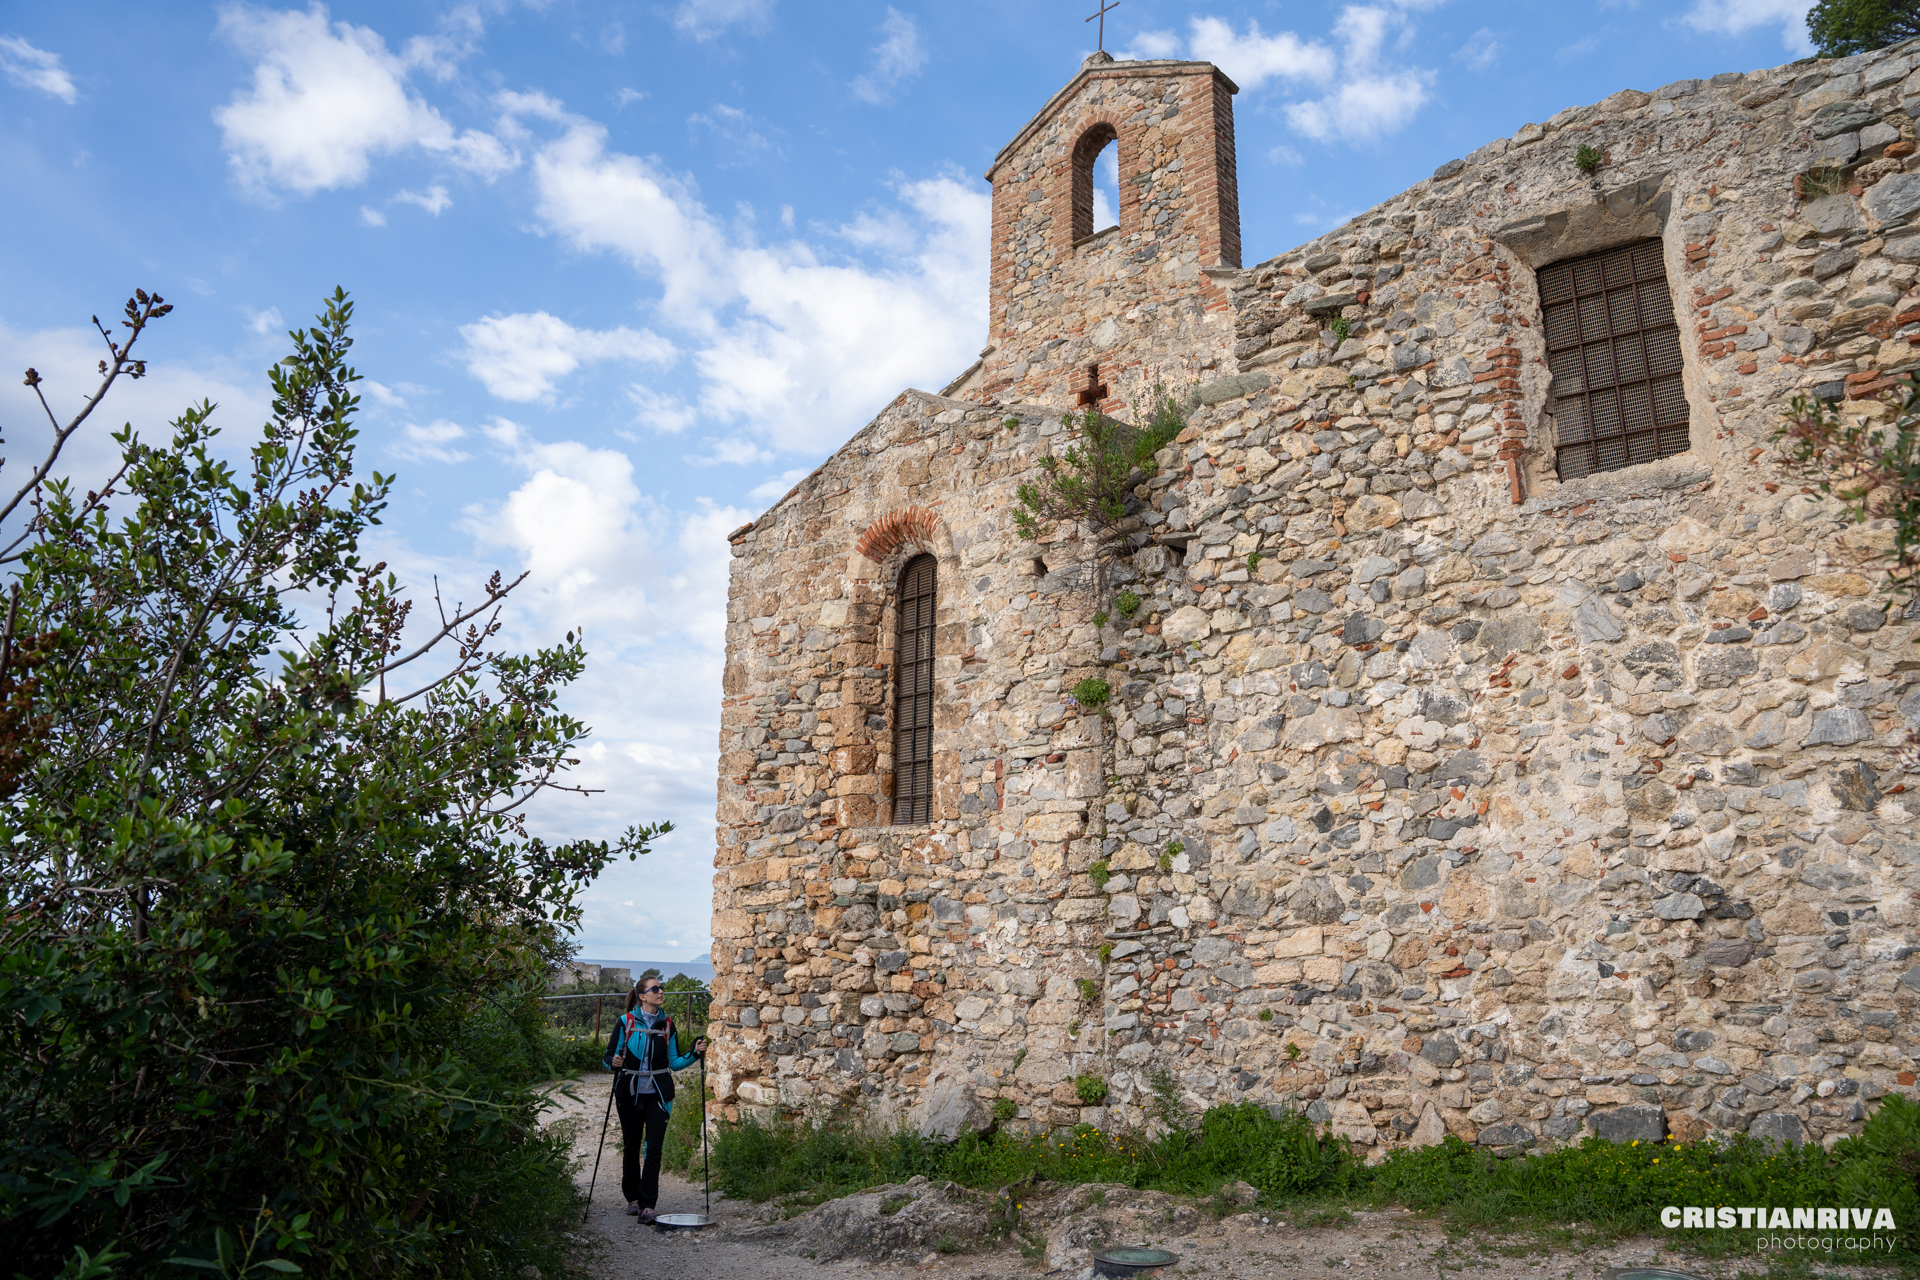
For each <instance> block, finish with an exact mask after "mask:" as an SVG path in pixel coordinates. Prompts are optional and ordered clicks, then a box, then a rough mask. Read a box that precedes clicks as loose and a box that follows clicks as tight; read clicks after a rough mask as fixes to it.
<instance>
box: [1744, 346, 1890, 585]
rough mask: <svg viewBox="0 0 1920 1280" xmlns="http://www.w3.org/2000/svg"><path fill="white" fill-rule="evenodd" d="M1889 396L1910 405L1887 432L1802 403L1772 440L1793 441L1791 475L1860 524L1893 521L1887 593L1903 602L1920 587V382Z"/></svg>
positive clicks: (1799, 399)
mask: <svg viewBox="0 0 1920 1280" xmlns="http://www.w3.org/2000/svg"><path fill="white" fill-rule="evenodd" d="M1889 396H1898V397H1902V399H1903V402H1902V403H1901V404H1900V406H1899V408H1898V410H1897V413H1896V417H1895V419H1894V422H1893V423H1892V425H1891V426H1886V427H1881V426H1874V425H1870V424H1869V423H1867V422H1864V421H1849V420H1847V419H1846V418H1843V417H1842V416H1841V414H1840V411H1839V409H1838V408H1837V407H1835V406H1834V405H1833V404H1831V403H1828V402H1826V401H1821V400H1815V399H1811V398H1809V397H1807V396H1805V395H1801V396H1796V397H1795V398H1794V401H1793V406H1792V408H1791V409H1790V410H1789V412H1788V417H1787V423H1786V425H1785V426H1783V427H1781V428H1780V429H1779V430H1777V431H1775V432H1774V434H1773V439H1774V440H1775V441H1785V442H1787V449H1786V456H1785V458H1784V459H1783V461H1784V463H1785V465H1786V468H1787V470H1788V472H1789V473H1790V474H1793V475H1795V476H1797V477H1799V478H1800V479H1802V480H1804V481H1806V482H1807V483H1808V484H1810V485H1812V486H1813V487H1814V488H1816V489H1818V490H1819V491H1820V492H1821V493H1822V494H1824V495H1826V496H1828V497H1831V498H1835V499H1838V500H1839V502H1840V504H1841V505H1842V506H1843V507H1844V508H1845V509H1846V510H1847V511H1848V512H1849V513H1850V514H1851V516H1852V517H1853V519H1854V521H1855V522H1856V523H1860V522H1864V521H1867V520H1879V519H1891V520H1892V521H1893V522H1894V535H1893V548H1892V550H1890V551H1889V552H1887V553H1886V558H1887V559H1889V560H1891V561H1892V562H1893V564H1892V567H1891V569H1890V570H1889V574H1888V582H1887V589H1888V594H1889V595H1891V596H1894V597H1896V598H1898V597H1911V596H1912V595H1913V594H1914V592H1915V590H1916V588H1920V383H1916V382H1915V380H1914V378H1913V376H1912V375H1908V376H1906V377H1903V378H1902V379H1900V383H1899V385H1898V386H1897V387H1895V388H1894V389H1893V390H1892V391H1890V392H1889Z"/></svg>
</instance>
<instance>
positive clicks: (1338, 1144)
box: [714, 1069, 1920, 1267]
mask: <svg viewBox="0 0 1920 1280" xmlns="http://www.w3.org/2000/svg"><path fill="white" fill-rule="evenodd" d="M1074 1083H1075V1089H1076V1092H1077V1093H1078V1094H1079V1096H1080V1097H1081V1098H1082V1100H1084V1101H1086V1102H1088V1104H1089V1105H1097V1104H1098V1102H1100V1101H1104V1100H1105V1081H1103V1080H1101V1079H1100V1078H1099V1077H1098V1076H1093V1075H1086V1076H1081V1077H1079V1078H1078V1079H1076V1080H1075V1082H1074ZM1096 1086H1097V1088H1096ZM1150 1088H1151V1090H1152V1093H1153V1098H1154V1100H1153V1101H1152V1102H1151V1103H1149V1104H1148V1105H1149V1107H1150V1108H1151V1109H1152V1110H1153V1111H1154V1113H1155V1116H1156V1118H1158V1119H1160V1120H1162V1121H1163V1122H1165V1124H1166V1125H1167V1126H1168V1127H1167V1131H1166V1132H1165V1133H1164V1134H1163V1135H1162V1136H1161V1137H1159V1138H1155V1139H1151V1140H1148V1139H1146V1138H1144V1137H1142V1136H1141V1135H1139V1134H1136V1133H1125V1132H1122V1133H1117V1134H1103V1133H1100V1132H1099V1131H1097V1130H1095V1129H1094V1128H1092V1127H1091V1126H1089V1125H1082V1126H1080V1127H1079V1128H1077V1129H1075V1130H1074V1131H1073V1133H1072V1134H1071V1135H1069V1136H1066V1137H1057V1136H1053V1135H1047V1134H1042V1135H1021V1134H1015V1133H1011V1132H1006V1131H1000V1132H996V1133H994V1134H993V1135H991V1136H986V1135H980V1134H968V1135H965V1136H963V1137H962V1138H960V1140H959V1141H957V1142H953V1143H938V1142H929V1141H926V1140H923V1139H921V1138H919V1137H918V1136H917V1135H916V1134H914V1133H912V1132H911V1131H906V1132H900V1133H884V1132H879V1131H874V1130H869V1129H863V1128H860V1127H858V1126H849V1127H840V1128H829V1127H815V1126H812V1125H807V1124H763V1123H761V1122H757V1121H746V1122H743V1123H742V1124H740V1125H725V1126H722V1128H721V1137H720V1139H719V1141H718V1142H717V1143H716V1145H715V1148H714V1152H715V1161H716V1169H718V1170H720V1174H719V1176H720V1178H721V1179H722V1181H723V1183H724V1186H725V1188H726V1190H727V1193H728V1194H733V1195H740V1194H751V1195H752V1198H756V1199H766V1198H770V1197H771V1196H772V1195H781V1194H784V1195H795V1196H799V1195H806V1196H809V1197H810V1198H812V1199H816V1200H817V1199H823V1198H826V1197H827V1196H830V1195H843V1194H846V1193H847V1192H849V1191H854V1190H858V1189H859V1188H861V1187H867V1186H874V1185H878V1184H880V1183H885V1182H903V1181H905V1180H906V1179H908V1178H910V1177H913V1176H914V1175H915V1174H925V1175H926V1176H927V1177H929V1178H947V1179H951V1180H953V1181H955V1182H958V1183H960V1184H962V1185H963V1186H969V1187H977V1188H982V1189H994V1188H1000V1187H1006V1186H1008V1185H1009V1184H1012V1183H1016V1182H1022V1181H1023V1180H1028V1179H1032V1180H1046V1181H1050V1182H1058V1183H1068V1184H1071V1183H1087V1182H1113V1183H1120V1184H1122V1185H1124V1186H1130V1187H1136V1188H1142V1189H1147V1188H1151V1189H1155V1190H1160V1191H1168V1192H1174V1193H1178V1194H1186V1195H1209V1194H1212V1193H1214V1192H1215V1191H1216V1190H1217V1189H1218V1188H1219V1187H1220V1186H1221V1185H1222V1184H1223V1183H1225V1182H1227V1181H1230V1180H1241V1181H1245V1182H1249V1183H1251V1184H1253V1186H1255V1187H1256V1188H1258V1189H1259V1190H1260V1192H1261V1195H1262V1197H1263V1199H1264V1200H1265V1201H1266V1202H1268V1203H1272V1204H1276V1205H1286V1204H1294V1205H1302V1206H1304V1207H1306V1208H1307V1209H1308V1210H1309V1212H1308V1213H1307V1214H1303V1215H1302V1216H1301V1219H1300V1221H1301V1223H1302V1224H1306V1223H1309V1222H1312V1223H1317V1224H1318V1225H1340V1224H1341V1223H1342V1222H1343V1221H1345V1220H1347V1207H1348V1206H1351V1207H1362V1206H1366V1205H1369V1204H1371V1205H1375V1206H1381V1205H1387V1204H1399V1205H1402V1206H1404V1207H1406V1208H1408V1209H1412V1210H1414V1211H1416V1212H1420V1213H1439V1214H1444V1215H1445V1216H1446V1218H1447V1221H1448V1225H1449V1227H1451V1228H1452V1229H1455V1230H1476V1229H1486V1228H1500V1229H1511V1228H1512V1227H1514V1226H1515V1225H1517V1224H1519V1223H1523V1222H1528V1223H1536V1224H1541V1225H1547V1224H1563V1223H1567V1222H1579V1223H1583V1224H1589V1225H1591V1226H1593V1227H1595V1228H1597V1229H1599V1230H1600V1231H1602V1232H1604V1233H1607V1234H1617V1233H1625V1232H1652V1231H1656V1230H1660V1229H1661V1228H1660V1225H1659V1224H1660V1210H1661V1209H1662V1208H1664V1207H1665V1206H1667V1205H1690V1204H1691V1205H1719V1204H1734V1205H1742V1204H1744V1205H1756V1204H1757V1205H1783V1206H1785V1205H1796V1204H1798V1205H1807V1204H1813V1205H1848V1206H1853V1207H1865V1206H1875V1207H1886V1208H1889V1209H1891V1210H1892V1212H1893V1216H1894V1220H1895V1221H1896V1222H1899V1223H1901V1224H1903V1225H1902V1227H1901V1228H1900V1230H1899V1232H1898V1238H1897V1240H1896V1253H1895V1256H1894V1258H1893V1259H1892V1260H1893V1261H1896V1262H1901V1263H1903V1264H1905V1265H1907V1266H1909V1267H1911V1266H1912V1265H1913V1264H1914V1263H1915V1262H1916V1261H1920V1254H1916V1252H1915V1251H1914V1250H1913V1248H1912V1245H1911V1244H1910V1239H1911V1237H1910V1232H1911V1230H1912V1228H1911V1226H1910V1225H1908V1224H1911V1223H1913V1222H1916V1221H1920V1194H1916V1192H1915V1188H1914V1183H1913V1179H1912V1177H1911V1175H1910V1173H1909V1172H1908V1171H1909V1170H1910V1169H1912V1168H1913V1167H1914V1165H1915V1162H1916V1160H1920V1106H1917V1105H1916V1104H1914V1103H1913V1102H1910V1101H1909V1100H1907V1099H1906V1098H1904V1097H1902V1096H1900V1095H1890V1096H1889V1097H1888V1098H1886V1099H1885V1100H1884V1101H1883V1102H1882V1104H1881V1107H1880V1110H1879V1111H1878V1112H1876V1113H1875V1114H1874V1116H1873V1117H1872V1119H1870V1120H1869V1121H1868V1122H1867V1124H1866V1127H1865V1131H1864V1132H1863V1133H1861V1134H1860V1136H1858V1137H1855V1138H1848V1139H1846V1140H1844V1141H1842V1142H1840V1143H1838V1144H1836V1145H1835V1147H1834V1149H1833V1151H1832V1152H1831V1153H1828V1152H1826V1151H1824V1150H1822V1149H1821V1148H1820V1147H1819V1146H1818V1145H1817V1144H1809V1145H1807V1146H1804V1147H1797V1148H1796V1147H1786V1148H1782V1147H1778V1146H1775V1145H1773V1144H1771V1143H1767V1142H1762V1141H1758V1140H1755V1139H1753V1138H1749V1137H1747V1136H1745V1135H1739V1136H1736V1137H1734V1138H1732V1139H1730V1140H1728V1141H1726V1142H1698V1143H1693V1144H1689V1145H1682V1144H1677V1143H1610V1142H1604V1141H1602V1140H1601V1139H1599V1138H1594V1137H1589V1138H1588V1139H1587V1140H1586V1141H1584V1142H1582V1143H1581V1144H1580V1145H1578V1146H1575V1147H1566V1148H1562V1149H1561V1150H1558V1151H1554V1152H1549V1153H1546V1154H1541V1155H1529V1156H1524V1157H1515V1158H1509V1159H1501V1158H1499V1157H1497V1156H1495V1155H1494V1154H1493V1153H1492V1152H1490V1151H1487V1150H1485V1149H1484V1148H1476V1147H1470V1146H1468V1145H1466V1144H1465V1143H1463V1142H1461V1141H1460V1140H1459V1139H1458V1138H1456V1137H1451V1136H1449V1137H1448V1138H1447V1139H1446V1140H1445V1141H1444V1142H1442V1143H1440V1144H1438V1145H1436V1146H1432V1147H1423V1148H1418V1149H1403V1150H1398V1151H1394V1152H1392V1153H1391V1154H1389V1155H1388V1156H1387V1158H1386V1159H1385V1160H1383V1161H1381V1162H1380V1163H1379V1164H1377V1165H1374V1166H1372V1167H1368V1166H1367V1164H1366V1163H1365V1162H1364V1160H1362V1159H1361V1158H1360V1156H1359V1155H1358V1154H1357V1153H1356V1152H1355V1151H1354V1149H1353V1148H1352V1146H1351V1145H1350V1144H1349V1143H1348V1142H1347V1141H1346V1140H1345V1139H1343V1138H1339V1137H1336V1136H1334V1135H1333V1134H1332V1133H1331V1132H1330V1131H1328V1130H1324V1129H1320V1128H1316V1126H1315V1125H1314V1124H1313V1123H1312V1122H1311V1121H1310V1120H1308V1119H1307V1117H1306V1116H1305V1114H1304V1113H1302V1112H1299V1111H1294V1110H1284V1111H1282V1112H1280V1114H1278V1115H1275V1114H1273V1113H1271V1112H1269V1111H1268V1110H1267V1109H1266V1108H1265V1107H1262V1106H1259V1105H1257V1104H1255V1103H1251V1102H1243V1103H1240V1104H1238V1105H1236V1106H1219V1107H1214V1108H1212V1109H1210V1110H1209V1111H1207V1112H1206V1113H1205V1114H1204V1115H1203V1116H1202V1117H1201V1119H1200V1124H1199V1126H1198V1128H1197V1129H1193V1128H1186V1127H1183V1125H1182V1124H1181V1121H1182V1118H1183V1117H1182V1116H1181V1112H1180V1107H1179V1090H1178V1086H1177V1083H1176V1082H1175V1081H1174V1079H1173V1077H1172V1075H1171V1074H1170V1073H1169V1072H1167V1071H1165V1070H1164V1069H1162V1070H1160V1071H1157V1072H1155V1073H1154V1074H1153V1076H1152V1077H1151V1078H1150ZM1096 1094H1097V1096H1095V1095H1096ZM816 1184H817V1186H818V1189H817V1190H815V1189H813V1188H815V1186H816ZM775 1187H778V1188H780V1190H771V1188H775ZM755 1189H757V1190H758V1191H760V1192H761V1194H753V1192H754V1190H755ZM1724 1234H1725V1235H1727V1236H1729V1237H1737V1236H1738V1234H1739V1233H1735V1232H1728V1233H1724ZM1801 1234H1805V1233H1804V1232H1803V1233H1801ZM1818 1234H1820V1235H1826V1236H1841V1235H1849V1234H1857V1233H1851V1232H1837V1233H1836V1232H1830V1231H1823V1232H1819V1233H1818ZM1881 1234H1882V1236H1883V1238H1884V1235H1885V1233H1884V1232H1882V1233H1881ZM1678 1238H1684V1239H1686V1240H1687V1242H1688V1243H1689V1244H1690V1245H1691V1246H1693V1247H1696V1248H1702V1249H1705V1250H1707V1251H1712V1250H1713V1249H1715V1248H1721V1249H1727V1248H1732V1247H1735V1246H1736V1245H1737V1244H1739V1243H1740V1241H1739V1240H1738V1239H1737V1238H1736V1239H1734V1240H1732V1241H1726V1242H1722V1243H1721V1244H1720V1245H1717V1246H1716V1245H1715V1244H1714V1243H1713V1242H1712V1240H1711V1239H1710V1237H1709V1236H1708V1235H1707V1234H1704V1233H1699V1232H1688V1233H1684V1235H1682V1236H1680V1237H1678ZM1836 1252H1838V1250H1836ZM1862 1256H1864V1255H1862ZM1880 1256H1885V1255H1884V1254H1882V1255H1880Z"/></svg>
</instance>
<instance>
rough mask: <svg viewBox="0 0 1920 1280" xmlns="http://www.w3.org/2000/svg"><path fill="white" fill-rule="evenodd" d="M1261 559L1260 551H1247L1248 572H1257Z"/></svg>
mask: <svg viewBox="0 0 1920 1280" xmlns="http://www.w3.org/2000/svg"><path fill="white" fill-rule="evenodd" d="M1260 559H1261V556H1260V553H1259V552H1258V551H1249V552H1247V572H1248V573H1256V572H1258V571H1259V569H1260Z"/></svg>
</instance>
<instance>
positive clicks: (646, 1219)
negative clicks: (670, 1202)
mask: <svg viewBox="0 0 1920 1280" xmlns="http://www.w3.org/2000/svg"><path fill="white" fill-rule="evenodd" d="M640 1221H641V1222H643V1223H652V1221H653V1210H652V1209H642V1210H640Z"/></svg>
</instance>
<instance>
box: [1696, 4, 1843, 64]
mask: <svg viewBox="0 0 1920 1280" xmlns="http://www.w3.org/2000/svg"><path fill="white" fill-rule="evenodd" d="M1812 8H1813V3H1812V0H1697V2H1696V3H1695V4H1694V6H1693V8H1691V9H1689V10H1688V11H1687V12H1686V13H1685V14H1683V15H1682V20H1683V21H1684V22H1685V23H1686V24H1687V25H1688V26H1690V27H1692V28H1693V29H1694V30H1696V31H1704V32H1707V33H1709V34H1714V35H1728V36H1738V35H1745V34H1746V33H1747V32H1749V31H1751V30H1753V29H1754V28H1755V27H1771V26H1775V25H1778V26H1779V28H1780V43H1781V44H1783V45H1785V46H1786V48H1787V50H1788V51H1789V52H1791V53H1803V54H1804V53H1812V52H1813V41H1812V39H1811V38H1809V37H1808V35H1807V11H1808V10H1810V9H1812Z"/></svg>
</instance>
